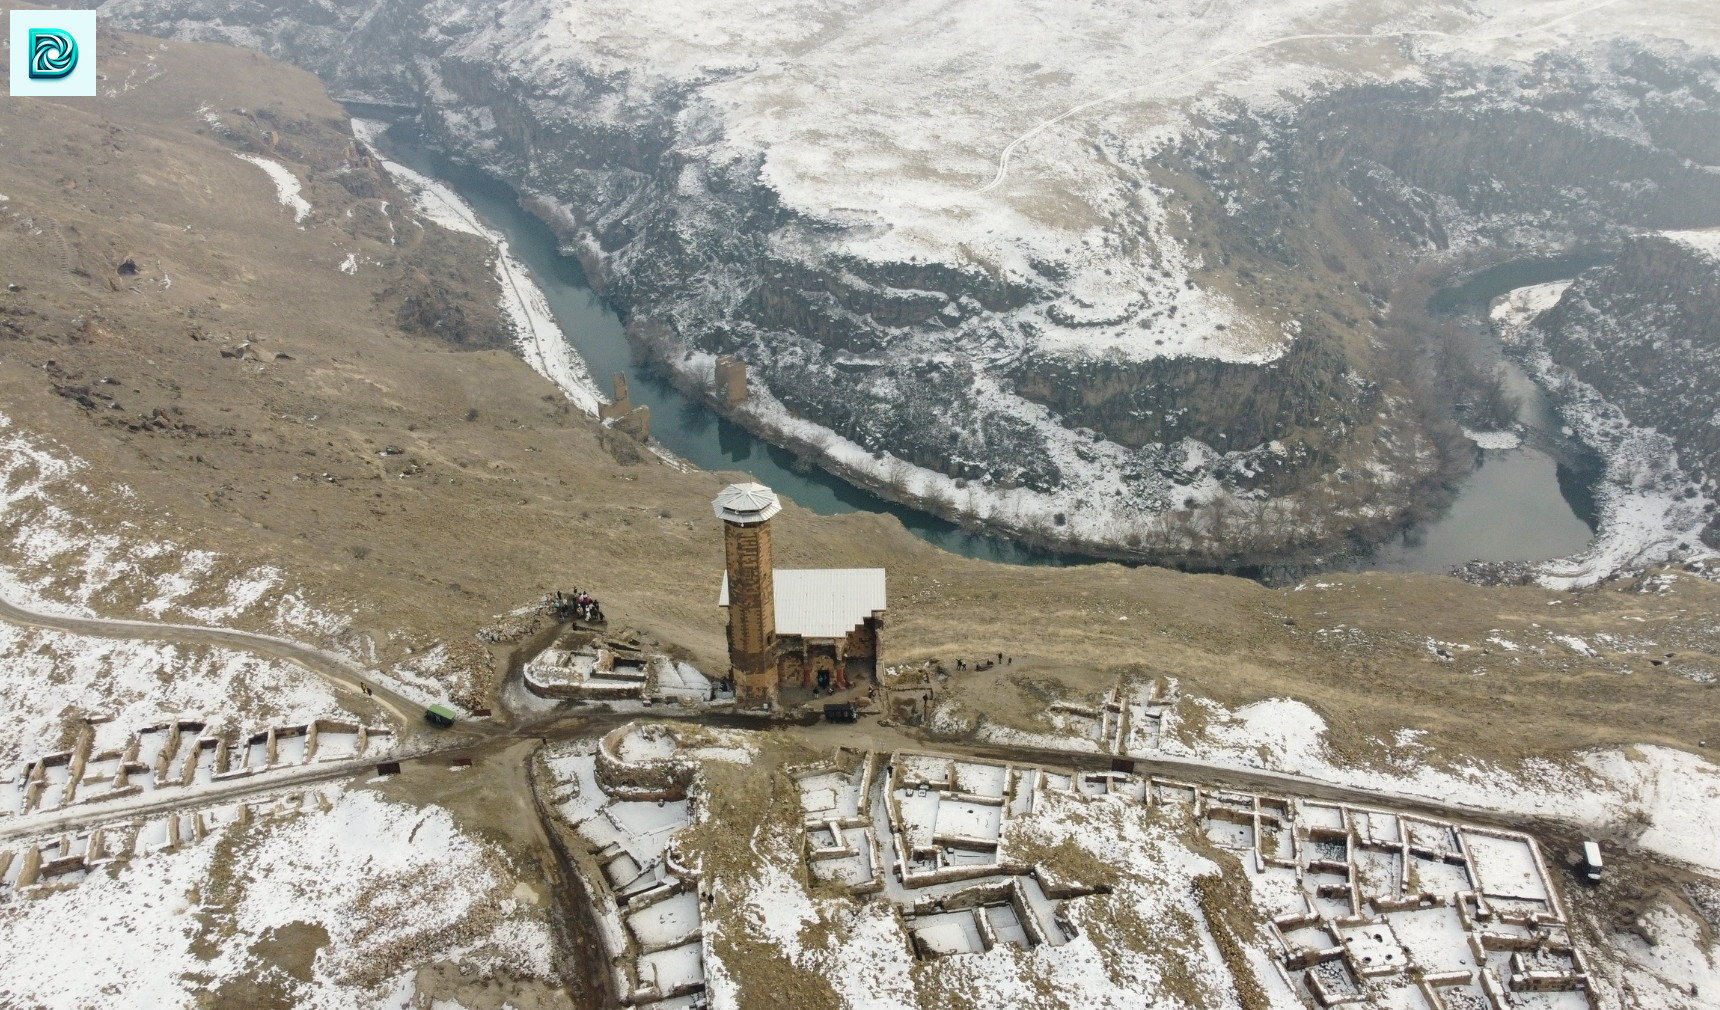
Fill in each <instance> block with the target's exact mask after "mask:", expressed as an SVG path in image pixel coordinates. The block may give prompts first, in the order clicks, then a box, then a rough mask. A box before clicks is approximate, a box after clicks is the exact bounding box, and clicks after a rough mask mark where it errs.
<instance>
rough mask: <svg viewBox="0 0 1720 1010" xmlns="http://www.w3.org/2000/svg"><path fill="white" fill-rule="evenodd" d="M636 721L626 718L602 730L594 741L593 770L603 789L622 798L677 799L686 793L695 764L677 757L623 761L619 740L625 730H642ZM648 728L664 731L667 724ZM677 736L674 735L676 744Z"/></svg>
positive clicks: (694, 773)
mask: <svg viewBox="0 0 1720 1010" xmlns="http://www.w3.org/2000/svg"><path fill="white" fill-rule="evenodd" d="M645 730H646V728H645V727H641V726H640V724H639V723H636V722H630V723H627V724H626V725H624V726H620V727H617V728H616V729H613V730H610V731H609V732H608V733H606V734H604V736H603V739H601V740H599V741H598V742H597V765H596V768H595V771H594V774H595V776H596V778H597V784H598V785H600V786H602V787H603V791H604V792H606V793H608V794H609V795H610V796H613V797H615V798H616V799H623V800H636V801H637V800H680V799H685V798H686V796H687V789H688V787H689V786H691V785H692V784H693V777H694V775H696V774H697V773H698V770H699V769H698V766H697V765H695V764H693V763H692V762H689V761H682V760H680V759H679V758H677V757H673V756H671V757H666V758H660V759H654V760H647V761H627V760H625V759H624V758H622V757H621V744H622V741H623V740H625V739H626V738H627V737H628V735H629V734H632V733H637V732H642V731H645ZM649 731H651V732H656V733H667V734H669V735H670V736H674V735H675V734H674V731H673V730H672V729H671V728H670V727H667V726H661V725H658V726H651V727H649ZM679 746H680V739H679V737H676V747H677V748H679Z"/></svg>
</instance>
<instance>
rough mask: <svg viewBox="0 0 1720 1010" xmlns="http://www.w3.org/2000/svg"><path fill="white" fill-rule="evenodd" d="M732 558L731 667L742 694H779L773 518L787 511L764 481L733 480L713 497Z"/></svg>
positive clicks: (726, 550) (725, 548)
mask: <svg viewBox="0 0 1720 1010" xmlns="http://www.w3.org/2000/svg"><path fill="white" fill-rule="evenodd" d="M711 507H712V509H713V510H714V511H715V512H716V513H717V518H718V519H721V520H722V521H723V551H724V554H725V555H726V556H727V561H728V608H729V672H730V674H731V675H733V677H734V678H735V693H736V694H737V695H739V696H741V697H742V698H747V699H755V700H756V699H761V698H771V697H774V696H775V694H776V687H777V666H776V587H775V575H774V573H773V572H772V569H771V560H770V518H771V516H774V515H776V514H777V513H778V512H781V511H782V503H781V502H779V501H777V500H776V493H775V492H774V491H772V490H771V489H770V488H768V487H765V486H764V485H763V484H730V485H729V486H728V487H726V488H723V490H722V492H721V493H719V494H718V495H717V498H716V500H715V501H713V502H712V503H711Z"/></svg>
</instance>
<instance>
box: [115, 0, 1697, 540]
mask: <svg viewBox="0 0 1720 1010" xmlns="http://www.w3.org/2000/svg"><path fill="white" fill-rule="evenodd" d="M103 9H104V11H105V12H106V13H107V14H108V15H109V16H110V17H112V18H114V19H115V20H117V21H118V22H120V23H122V24H124V25H126V26H129V27H134V28H137V29H139V30H145V31H152V32H156V33H162V34H171V35H176V36H179V37H184V38H196V39H220V40H224V41H229V42H234V43H236V44H240V45H249V46H254V47H257V48H261V49H264V50H267V51H269V52H271V53H273V54H275V55H278V56H282V57H285V58H288V59H292V60H295V61H297V62H299V63H301V64H304V65H306V66H308V67H310V68H311V69H313V70H316V71H318V72H319V73H321V74H322V75H323V76H324V77H325V79H327V80H328V81H329V82H330V84H331V86H332V88H333V89H334V90H335V92H336V93H337V95H341V96H343V97H351V98H361V99H369V100H373V101H382V102H390V103H395V104H400V105H404V106H408V107H413V108H418V109H420V110H421V111H422V112H423V113H424V114H425V115H424V119H425V125H426V127H427V129H428V130H429V132H430V134H431V135H432V136H434V137H436V138H437V139H439V140H440V141H441V142H443V143H444V144H446V146H448V147H449V149H450V150H451V151H453V152H454V153H455V154H456V155H457V156H460V157H462V158H465V159H468V160H471V161H473V162H476V163H479V164H482V165H483V166H484V167H486V168H487V169H489V170H490V171H492V172H494V173H495V174H497V175H499V176H501V177H503V178H504V179H506V180H508V181H509V182H510V183H512V184H514V185H515V186H516V187H517V188H519V189H520V190H521V191H522V193H524V194H526V196H527V197H528V198H529V200H530V202H531V205H532V206H533V207H534V209H536V210H538V211H539V212H540V213H542V214H544V215H545V216H546V217H547V218H549V219H550V220H551V222H552V224H554V225H555V226H556V227H557V228H558V230H560V232H561V233H562V234H563V236H564V238H565V239H566V240H567V242H568V243H569V245H570V247H572V248H573V249H575V250H576V251H577V252H578V253H579V254H580V255H581V257H582V259H583V260H585V262H586V263H587V266H588V268H589V270H590V273H591V274H592V276H593V277H594V278H595V279H597V280H598V281H599V282H600V283H601V284H602V285H603V287H604V289H605V293H606V294H607V295H608V296H609V297H610V298H612V299H613V300H615V301H616V302H617V303H618V304H620V305H621V306H623V307H624V309H625V310H626V311H627V312H628V314H629V316H630V317H631V320H632V322H633V328H634V333H635V334H636V335H637V336H638V337H639V339H640V340H641V342H642V343H643V344H644V345H645V346H646V347H647V348H648V350H649V351H650V352H651V353H653V354H654V355H655V356H656V357H658V358H659V359H660V360H662V361H664V362H665V363H667V364H670V365H673V366H675V367H677V368H679V369H680V370H681V371H682V373H683V378H684V379H685V380H686V381H687V382H688V383H689V384H691V385H694V386H698V385H700V384H702V383H705V382H708V377H707V375H706V372H707V371H708V365H709V362H710V360H711V356H712V355H715V354H718V353H737V354H739V355H740V356H741V357H743V358H745V359H746V360H747V361H748V362H749V363H750V365H751V366H752V370H753V374H754V378H755V380H756V381H761V382H762V384H763V386H764V387H765V388H766V389H767V390H768V395H765V396H763V397H761V398H760V399H759V400H758V401H757V402H756V403H754V404H753V405H752V407H751V409H750V410H743V411H741V412H740V417H741V419H742V420H743V421H746V422H747V423H749V424H751V425H752V426H754V427H755V428H758V429H760V430H761V431H764V432H766V433H767V434H771V435H774V436H775V437H777V438H778V439H779V440H782V441H785V442H792V443H793V444H794V445H795V446H796V447H797V448H799V449H802V450H803V451H807V452H809V453H810V454H812V455H815V456H817V455H823V456H826V457H833V458H834V459H835V460H836V461H837V462H838V463H839V466H840V468H841V469H842V471H843V472H845V473H847V474H848V475H850V476H851V477H853V478H854V479H856V480H860V481H862V482H866V483H871V484H874V485H879V486H890V485H893V486H895V487H896V488H897V489H898V491H899V492H900V493H902V494H905V495H908V496H910V497H912V498H913V499H914V500H915V501H916V502H917V503H919V504H922V505H924V506H927V507H931V508H933V509H935V510H938V511H943V512H946V513H966V514H969V515H972V516H975V517H977V518H980V519H983V520H987V521H989V522H991V523H993V524H994V525H998V526H1002V527H1006V528H1010V529H1014V530H1017V531H1022V530H1037V531H1039V532H1042V533H1044V534H1045V535H1046V536H1047V537H1048V538H1067V539H1072V540H1076V541H1086V542H1088V543H1090V544H1109V545H1111V546H1112V547H1114V548H1118V549H1125V547H1126V548H1128V549H1138V550H1148V549H1158V550H1160V551H1171V552H1174V551H1176V550H1179V549H1193V548H1195V547H1196V546H1197V545H1198V544H1199V543H1200V542H1202V541H1203V540H1204V541H1206V542H1207V543H1208V549H1209V550H1213V552H1215V553H1217V552H1219V550H1217V549H1214V548H1212V546H1211V545H1212V544H1215V543H1220V542H1222V541H1225V540H1227V531H1226V528H1225V525H1224V519H1223V515H1222V514H1220V513H1221V512H1222V510H1224V509H1230V510H1232V511H1235V510H1236V509H1241V510H1242V511H1244V512H1248V513H1250V514H1251V515H1252V516H1253V517H1254V518H1253V519H1251V520H1250V524H1249V527H1250V529H1251V530H1252V531H1253V532H1252V533H1251V534H1250V536H1252V537H1253V538H1254V539H1255V540H1256V541H1258V543H1257V546H1259V547H1261V548H1265V549H1271V548H1275V547H1282V546H1284V545H1286V544H1290V543H1295V542H1308V541H1311V540H1314V541H1317V540H1320V539H1322V538H1329V537H1331V536H1333V535H1335V534H1337V533H1339V532H1341V531H1343V530H1347V529H1352V530H1353V529H1356V528H1359V527H1368V526H1369V525H1370V524H1374V525H1378V524H1382V523H1387V524H1389V523H1390V522H1392V521H1393V520H1394V519H1395V517H1396V516H1397V515H1399V514H1401V513H1402V512H1403V510H1405V509H1407V508H1408V507H1410V504H1411V502H1412V500H1413V498H1414V497H1415V496H1414V495H1413V494H1411V493H1410V491H1411V489H1412V488H1414V487H1416V486H1418V484H1419V483H1420V482H1424V481H1427V480H1430V479H1433V476H1434V475H1435V474H1436V473H1437V472H1438V471H1439V469H1440V467H1441V465H1442V457H1441V453H1440V452H1437V451H1430V450H1429V449H1428V447H1427V440H1428V437H1429V434H1430V432H1429V431H1428V430H1427V427H1426V422H1425V421H1424V420H1423V419H1422V417H1421V413H1418V411H1417V410H1416V409H1412V406H1413V404H1412V401H1413V395H1412V393H1411V391H1407V390H1405V389H1402V388H1400V387H1396V386H1394V380H1395V379H1396V378H1398V376H1397V374H1396V372H1395V371H1394V369H1397V368H1398V367H1400V366H1401V365H1402V362H1399V361H1394V360H1392V355H1390V354H1382V353H1381V351H1380V349H1379V347H1378V346H1377V341H1376V336H1377V332H1378V331H1379V330H1380V329H1381V328H1382V327H1385V326H1387V325H1388V324H1389V320H1388V319H1387V318H1386V316H1385V315H1384V314H1382V313H1383V312H1384V308H1385V304H1384V301H1383V295H1384V293H1385V292H1386V291H1388V290H1389V289H1390V279H1391V277H1392V276H1393V275H1394V274H1395V273H1396V272H1399V271H1401V270H1402V269H1403V268H1404V267H1405V265H1406V262H1405V261H1404V260H1403V259H1402V257H1405V256H1409V255H1412V254H1414V253H1416V252H1417V251H1418V250H1421V251H1432V252H1435V253H1442V251H1443V253H1442V254H1452V253H1453V252H1455V253H1473V252H1475V251H1476V250H1477V249H1482V248H1486V247H1489V246H1492V245H1495V244H1498V243H1500V242H1505V243H1515V244H1518V245H1521V246H1526V247H1538V246H1544V245H1547V244H1557V243H1559V242H1562V241H1570V240H1572V239H1573V238H1574V237H1577V236H1581V237H1587V238H1593V237H1603V236H1604V235H1606V234H1608V233H1609V229H1616V228H1617V227H1619V226H1621V225H1624V224H1632V223H1644V222H1643V220H1642V219H1645V218H1652V217H1653V216H1654V215H1655V214H1656V213H1659V210H1658V208H1657V206H1656V205H1655V203H1654V198H1652V197H1651V196H1645V195H1644V194H1646V193H1653V192H1661V193H1668V194H1675V195H1677V196H1678V197H1679V199H1681V200H1682V201H1683V204H1684V205H1685V206H1686V207H1694V208H1695V209H1696V211H1697V213H1698V214H1699V215H1700V214H1711V215H1712V216H1714V218H1715V219H1714V221H1712V222H1705V223H1720V178H1704V177H1701V176H1700V174H1699V173H1698V174H1697V175H1695V176H1690V177H1688V178H1687V177H1686V176H1687V175H1689V173H1690V172H1691V171H1692V170H1691V169H1690V166H1691V165H1692V164H1693V163H1694V164H1698V165H1700V164H1702V163H1712V162H1713V161H1716V160H1720V156H1716V157H1707V156H1698V152H1693V151H1690V150H1686V149H1685V148H1687V147H1688V146H1689V145H1688V144H1687V143H1685V141H1684V139H1683V138H1685V137H1686V135H1699V134H1701V133H1702V132H1703V131H1704V130H1705V129H1706V125H1705V124H1706V120H1703V119H1702V117H1704V116H1710V115H1712V114H1714V110H1713V109H1711V108H1709V107H1708V105H1707V104H1704V103H1705V101H1706V100H1705V99H1704V98H1703V97H1702V93H1699V92H1700V89H1698V93H1693V92H1692V91H1691V89H1690V86H1689V83H1690V80H1692V79H1697V80H1700V79H1701V78H1702V74H1704V73H1705V74H1707V75H1708V79H1710V80H1711V79H1712V76H1713V69H1712V65H1711V64H1709V65H1707V69H1706V70H1702V69H1700V68H1701V67H1702V66H1703V63H1702V61H1703V60H1705V59H1708V55H1707V54H1711V53H1713V52H1714V51H1716V50H1717V49H1720V13H1717V12H1716V11H1715V10H1714V9H1713V7H1712V5H1710V4H1704V3H1699V2H1678V3H1657V4H1641V3H1629V2H1623V0H1614V2H1602V3H1595V2H1593V0H1514V2H1506V0H1494V2H1457V0H1442V2H1435V3H1409V2H1407V0H1384V2H1377V3H1367V4H1358V3H1354V2H1350V0H1297V2H1294V3H1278V2H1266V0H1159V2H1152V3H1139V4H1116V3H1109V2H1103V0H1076V2H1058V3H1050V2H1043V0H1037V2H1036V0H1001V2H980V0H969V2H961V3H952V4H944V5H937V6H933V7H927V6H926V5H924V4H919V3H912V2H908V0H863V2H850V3H839V4H822V5H815V4H809V3H796V2H784V0H762V2H757V0H706V2H702V3H694V4H688V3H680V2H668V0H630V2H626V3H623V2H620V0H558V2H544V0H515V2H504V3H501V4H499V5H496V6H470V5H465V4H458V3H453V2H446V0H442V2H431V3H408V2H398V0H382V2H370V0H350V2H345V3H343V2H340V0H333V2H326V3H316V4H312V3H286V4H280V5H272V6H268V7H258V6H254V5H247V4H239V3H236V2H232V0H112V2H110V3H108V4H106V5H104V8H103ZM1618 38H1629V39H1632V40H1636V41H1632V42H1631V43H1630V46H1629V47H1628V52H1626V51H1624V50H1621V49H1619V48H1618V47H1617V46H1613V45H1612V40H1615V39H1618ZM1667 40H1677V41H1667ZM1609 46H1610V47H1611V48H1609ZM1644 51H1647V52H1651V53H1653V54H1654V55H1652V56H1643V55H1641V53H1642V52H1644ZM1548 54H1555V55H1553V56H1549V55H1548ZM1644 60H1647V61H1648V62H1650V63H1652V64H1653V66H1652V67H1651V68H1648V70H1652V71H1653V72H1652V73H1650V72H1648V70H1645V69H1644V68H1642V67H1638V66H1637V64H1639V63H1642V62H1643V61H1644ZM1693 67H1695V68H1697V69H1692V68H1693ZM1693 75H1694V76H1693ZM1621 81H1623V85H1622V86H1621V85H1620V82H1621ZM1710 90H1712V89H1711V88H1710ZM1693 94H1694V97H1693ZM1357 96H1359V97H1357ZM1406 109H1407V110H1408V111H1405V110H1406ZM1416 114H1425V118H1426V119H1427V120H1428V122H1417V121H1416V118H1415V117H1416ZM1368 115H1380V116H1384V117H1385V121H1387V122H1389V123H1395V124H1402V123H1405V122H1416V129H1415V132H1414V134H1413V135H1409V136H1402V137H1397V138H1395V139H1393V140H1392V141H1391V143H1385V142H1380V143H1376V144H1374V145H1373V146H1372V147H1371V148H1366V149H1364V150H1361V151H1359V152H1358V153H1351V152H1347V151H1346V150H1344V149H1343V148H1344V146H1345V143H1346V142H1347V141H1349V140H1351V139H1354V138H1355V137H1356V136H1357V134H1356V133H1354V132H1350V131H1353V130H1354V129H1355V128H1356V127H1358V126H1365V125H1366V124H1367V116H1368ZM1680 116H1683V117H1685V118H1684V119H1682V120H1681V119H1679V118H1678V117H1680ZM1310 117H1313V118H1310ZM1657 117H1658V118H1657ZM1663 127H1664V128H1663ZM1321 130H1329V131H1332V132H1328V133H1324V134H1322V133H1320V132H1319V131H1321ZM1446 130H1453V131H1459V132H1461V131H1463V130H1467V132H1468V134H1470V135H1474V134H1480V135H1481V136H1483V137H1487V138H1488V143H1487V144H1486V145H1485V146H1486V147H1487V148H1489V149H1493V148H1497V149H1498V150H1487V151H1482V152H1479V154H1477V155H1476V156H1474V157H1471V158H1468V159H1463V158H1460V159H1459V160H1460V161H1464V160H1472V161H1475V162H1477V163H1478V164H1479V166H1480V167H1479V168H1476V169H1473V170H1472V169H1470V168H1469V167H1467V165H1464V164H1460V165H1458V166H1456V167H1453V166H1451V165H1448V164H1445V163H1442V162H1441V161H1440V152H1441V151H1450V152H1457V153H1458V154H1460V155H1461V154H1466V153H1468V149H1467V148H1466V147H1465V145H1464V144H1463V143H1460V142H1457V141H1452V140H1449V139H1447V138H1443V137H1442V131H1446ZM1495 131H1498V132H1497V135H1496V136H1494V132H1495ZM1389 133H1390V131H1383V132H1379V135H1380V136H1388V135H1389ZM1239 138H1245V139H1246V141H1247V142H1246V143H1243V142H1242V141H1241V140H1239ZM1436 139H1437V140H1438V141H1439V142H1438V143H1437V144H1435V143H1434V141H1435V140H1436ZM1537 143H1540V144H1541V145H1542V147H1541V148H1539V149H1537V148H1536V144H1537ZM1565 150H1592V151H1595V152H1598V154H1596V155H1595V156H1594V157H1593V158H1592V159H1591V161H1590V163H1588V164H1580V165H1579V164H1574V163H1573V162H1572V160H1571V159H1569V158H1565V157H1563V156H1562V152H1563V151H1565ZM1538 151H1545V152H1547V155H1550V157H1549V156H1547V155H1539V154H1538ZM1480 155H1488V156H1487V157H1482V156H1480ZM1513 157H1516V158H1518V159H1520V160H1518V161H1512V160H1511V159H1512V158H1513ZM1525 165H1529V166H1532V167H1533V170H1528V171H1525V170H1524V168H1525ZM1334 166H1335V167H1334ZM1585 179H1586V180H1588V189H1585V188H1584V183H1583V182H1582V180H1585ZM1671 198H1672V197H1667V199H1671ZM1699 223H1703V222H1699ZM1357 236H1361V237H1360V238H1358V237H1357ZM1300 345H1305V346H1300ZM809 426H810V431H809V430H808V428H809ZM1333 481H1336V482H1337V483H1340V484H1342V485H1344V486H1343V488H1341V489H1335V487H1334V485H1333V483H1332V482H1333ZM916 489H917V490H916ZM933 491H936V494H932V493H931V492H933ZM1269 499H1270V500H1271V501H1275V502H1280V503H1281V504H1279V505H1271V504H1269V503H1268V500H1269ZM1195 509H1199V510H1201V511H1200V512H1199V513H1198V514H1194V515H1192V517H1191V514H1190V513H1191V510H1195ZM1177 513H1181V514H1182V515H1181V516H1180V519H1178V518H1177V516H1176V514H1177ZM1172 519H1177V521H1175V522H1172V521H1171V520H1172ZM1235 536H1236V531H1235V530H1231V531H1229V537H1228V539H1230V540H1232V541H1234V539H1235ZM1143 545H1144V546H1143ZM1235 547H1236V544H1235V543H1234V542H1233V543H1231V544H1230V545H1229V548H1228V549H1223V550H1222V553H1226V554H1231V553H1234V552H1235Z"/></svg>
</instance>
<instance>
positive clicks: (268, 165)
mask: <svg viewBox="0 0 1720 1010" xmlns="http://www.w3.org/2000/svg"><path fill="white" fill-rule="evenodd" d="M233 157H235V158H238V159H239V160H240V161H248V162H250V163H251V164H253V165H255V166H257V167H258V168H260V169H262V170H263V171H264V172H266V173H268V176H269V180H270V181H271V182H273V183H274V184H275V198H276V199H278V200H280V201H281V206H283V207H285V208H287V209H288V210H290V211H292V212H293V223H294V224H303V223H304V220H305V218H307V217H309V216H310V213H311V205H310V203H309V202H308V201H306V200H305V198H304V197H302V196H300V195H299V177H298V176H296V175H294V174H293V173H292V170H291V169H289V168H287V166H285V165H283V164H281V163H280V162H278V161H275V160H273V159H271V158H264V157H262V156H260V155H255V154H240V153H238V152H236V151H235V152H234V154H233Z"/></svg>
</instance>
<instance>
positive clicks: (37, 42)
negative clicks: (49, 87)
mask: <svg viewBox="0 0 1720 1010" xmlns="http://www.w3.org/2000/svg"><path fill="white" fill-rule="evenodd" d="M76 69H78V40H77V39H74V38H72V33H71V32H68V31H64V30H62V29H59V28H32V29H30V76H31V78H33V79H35V80H38V81H57V80H59V79H60V78H62V77H70V76H72V71H74V70H76Z"/></svg>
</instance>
